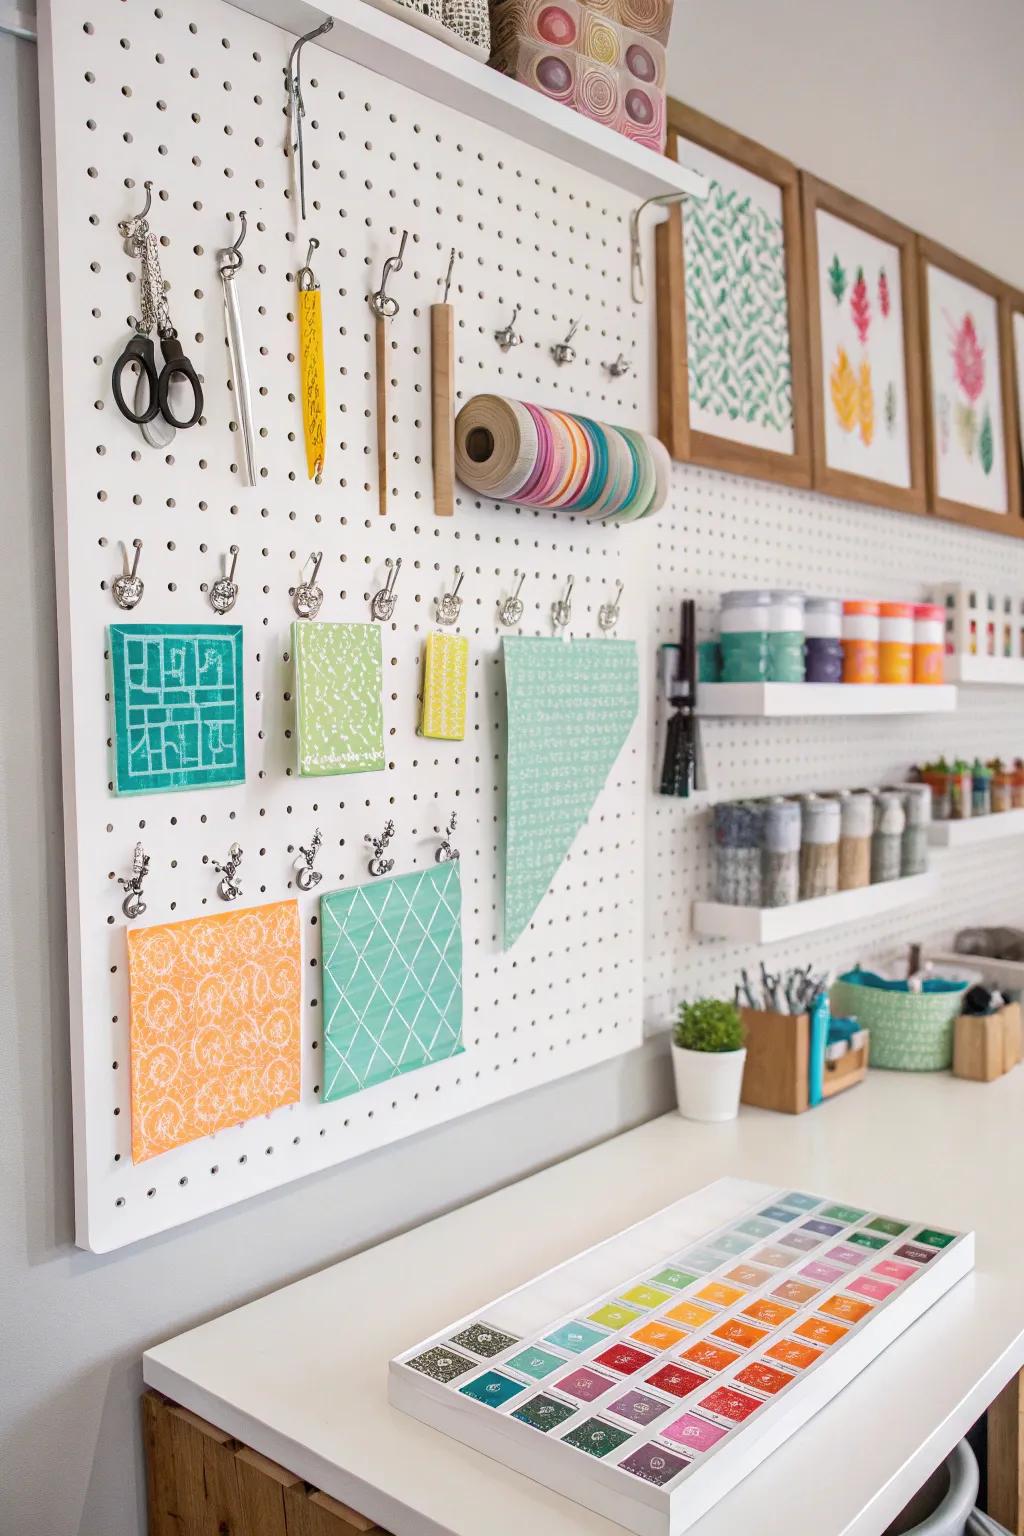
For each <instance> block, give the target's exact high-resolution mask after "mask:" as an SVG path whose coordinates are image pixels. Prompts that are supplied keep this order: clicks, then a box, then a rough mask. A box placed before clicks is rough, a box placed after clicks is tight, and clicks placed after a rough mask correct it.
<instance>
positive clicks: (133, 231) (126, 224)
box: [117, 181, 153, 256]
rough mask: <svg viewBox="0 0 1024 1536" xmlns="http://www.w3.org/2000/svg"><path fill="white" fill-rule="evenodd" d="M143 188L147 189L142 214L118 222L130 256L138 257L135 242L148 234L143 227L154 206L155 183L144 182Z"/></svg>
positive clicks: (119, 230) (118, 227)
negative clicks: (139, 237)
mask: <svg viewBox="0 0 1024 1536" xmlns="http://www.w3.org/2000/svg"><path fill="white" fill-rule="evenodd" d="M143 186H144V187H145V189H146V206H145V208H143V210H142V212H141V213H134V214H132V217H131V218H130V219H119V220H118V222H117V232H118V234H119V235H120V236H121V238H122V240H123V241H124V249H125V254H126V255H128V256H137V255H138V252H137V251H136V249H135V240H136V239H137V237H138V236H139V235H140V234H141V235H145V234H146V230H145V229H143V228H142V226H143V225H144V224H145V222H146V220H147V218H148V217H149V210H150V209H151V208H152V206H153V183H152V182H151V181H145V182H143Z"/></svg>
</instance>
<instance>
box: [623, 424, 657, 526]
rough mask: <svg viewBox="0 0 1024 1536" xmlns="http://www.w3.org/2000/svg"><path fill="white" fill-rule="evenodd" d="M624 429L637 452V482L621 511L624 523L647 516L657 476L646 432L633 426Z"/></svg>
mask: <svg viewBox="0 0 1024 1536" xmlns="http://www.w3.org/2000/svg"><path fill="white" fill-rule="evenodd" d="M622 431H623V435H624V436H625V437H626V438H627V440H628V441H629V443H630V444H631V445H632V447H633V449H634V451H635V452H636V461H637V484H636V490H635V491H634V493H633V496H632V497H631V499H630V501H629V502H628V504H627V505H626V506H625V507H623V508H622V510H621V512H620V513H619V520H620V521H621V522H624V523H632V522H636V521H637V520H638V519H639V518H641V517H644V516H646V513H647V510H648V508H649V507H650V505H651V502H652V501H653V500H654V492H655V489H656V487H657V476H656V475H655V472H654V459H653V457H652V455H651V450H650V449H649V448H648V446H647V439H646V437H645V436H644V434H643V433H642V432H637V431H635V430H634V429H633V428H632V427H623V429H622Z"/></svg>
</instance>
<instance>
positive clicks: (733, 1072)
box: [672, 997, 747, 1120]
mask: <svg viewBox="0 0 1024 1536" xmlns="http://www.w3.org/2000/svg"><path fill="white" fill-rule="evenodd" d="M746 1059H747V1051H746V1047H745V1046H744V1044H743V1023H742V1021H741V1019H740V1016H739V1011H738V1010H737V1009H736V1007H735V1006H734V1005H733V1004H732V1003H723V1002H719V1001H718V1000H717V999H716V998H711V997H702V998H699V999H698V1001H697V1002H695V1003H683V1004H681V1006H680V1009H679V1018H678V1020H677V1021H676V1026H675V1029H674V1030H673V1032H672V1070H673V1072H674V1073H675V1079H676V1100H677V1102H678V1105H679V1113H680V1114H681V1115H685V1117H686V1118H687V1120H734V1119H735V1118H736V1115H737V1114H738V1112H739V1107H740V1088H741V1086H742V1083H743V1063H744V1062H745V1061H746Z"/></svg>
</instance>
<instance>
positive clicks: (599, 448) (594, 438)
mask: <svg viewBox="0 0 1024 1536" xmlns="http://www.w3.org/2000/svg"><path fill="white" fill-rule="evenodd" d="M576 419H577V421H578V423H579V426H580V428H581V430H582V431H583V433H584V435H585V436H586V439H587V445H588V450H589V454H590V473H589V475H588V477H587V480H586V483H585V484H584V485H583V486H582V487H581V489H580V493H579V495H578V496H577V497H576V500H575V502H574V504H573V511H574V512H588V511H589V510H590V509H591V508H592V507H593V505H594V503H595V501H596V500H597V499H598V497H599V496H600V495H601V494H602V492H603V491H604V487H605V484H606V482H607V477H608V448H607V440H606V438H605V435H604V433H603V432H602V430H601V427H600V425H599V423H598V422H596V421H591V420H590V418H589V417H588V416H578V417H577V418H576Z"/></svg>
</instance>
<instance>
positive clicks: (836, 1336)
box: [793, 1317, 850, 1344]
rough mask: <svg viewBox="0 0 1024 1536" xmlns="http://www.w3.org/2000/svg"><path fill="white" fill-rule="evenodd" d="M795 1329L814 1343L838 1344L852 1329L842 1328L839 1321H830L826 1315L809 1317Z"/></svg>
mask: <svg viewBox="0 0 1024 1536" xmlns="http://www.w3.org/2000/svg"><path fill="white" fill-rule="evenodd" d="M793 1331H794V1333H798V1334H799V1335H800V1337H801V1338H802V1339H810V1341H811V1343H812V1344H837V1343H838V1342H839V1340H840V1339H845V1337H846V1335H847V1334H848V1333H849V1331H850V1330H849V1328H841V1327H840V1325H839V1324H838V1323H830V1322H828V1321H827V1319H826V1318H824V1317H809V1318H807V1320H806V1321H805V1322H802V1323H801V1324H800V1325H799V1327H797V1328H795V1329H794V1330H793Z"/></svg>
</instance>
